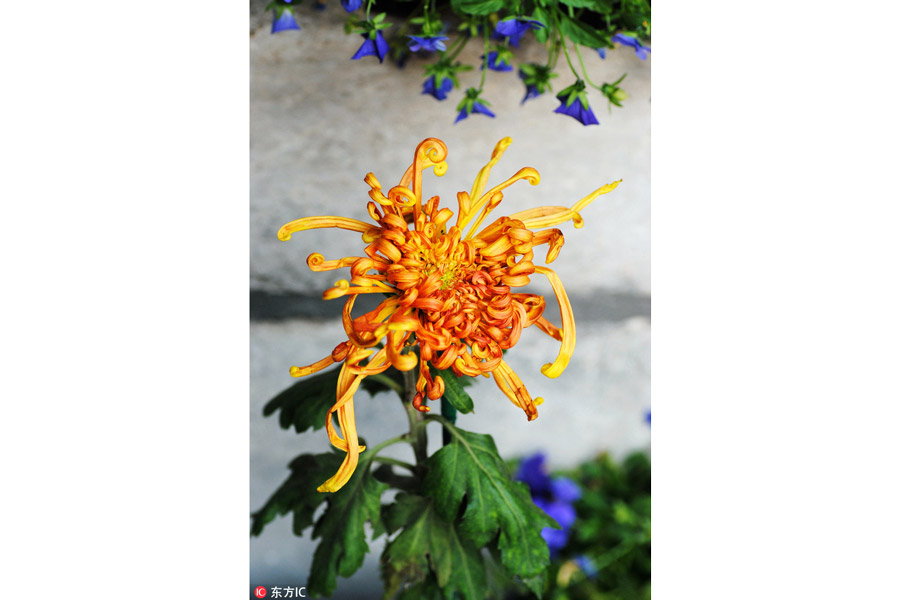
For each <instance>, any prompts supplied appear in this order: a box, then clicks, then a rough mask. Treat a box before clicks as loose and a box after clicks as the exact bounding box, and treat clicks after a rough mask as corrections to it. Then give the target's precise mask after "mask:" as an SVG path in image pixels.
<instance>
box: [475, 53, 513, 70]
mask: <svg viewBox="0 0 900 600" xmlns="http://www.w3.org/2000/svg"><path fill="white" fill-rule="evenodd" d="M481 58H482V60H484V56H482V57H481ZM481 68H482V70H484V65H482V67H481ZM487 68H488V69H490V70H491V71H512V70H513V68H512V65H511V64H509V57H507V56H502V57H501V56H500V55H499V54H498V53H497V52H496V51H491V52H488V54H487Z"/></svg>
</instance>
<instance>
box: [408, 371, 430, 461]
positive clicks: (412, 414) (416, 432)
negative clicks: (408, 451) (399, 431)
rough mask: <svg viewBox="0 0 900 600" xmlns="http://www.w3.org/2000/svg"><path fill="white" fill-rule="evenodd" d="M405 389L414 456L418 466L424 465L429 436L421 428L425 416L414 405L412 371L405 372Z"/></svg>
mask: <svg viewBox="0 0 900 600" xmlns="http://www.w3.org/2000/svg"><path fill="white" fill-rule="evenodd" d="M403 387H404V394H403V405H404V406H405V407H406V415H407V416H408V417H409V437H410V439H411V440H412V447H413V454H415V456H416V465H423V464H425V461H426V460H428V434H427V433H426V431H425V428H424V427H420V426H419V425H420V423H421V422H422V420H423V418H424V415H423V414H422V413H421V412H419V411H418V410H416V409H415V408H414V407H413V404H412V403H413V399H414V398H415V397H416V376H415V373H414V372H413V371H412V370H409V371H404V372H403Z"/></svg>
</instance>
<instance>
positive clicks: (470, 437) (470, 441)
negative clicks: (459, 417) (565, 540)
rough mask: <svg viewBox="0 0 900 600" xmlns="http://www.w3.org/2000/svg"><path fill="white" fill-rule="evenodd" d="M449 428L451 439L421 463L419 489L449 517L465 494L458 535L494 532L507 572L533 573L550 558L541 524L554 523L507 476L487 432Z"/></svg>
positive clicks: (485, 536) (475, 537) (484, 537)
mask: <svg viewBox="0 0 900 600" xmlns="http://www.w3.org/2000/svg"><path fill="white" fill-rule="evenodd" d="M452 432H453V441H452V442H451V443H450V444H448V445H446V446H444V447H443V448H441V449H440V450H438V451H437V452H436V453H435V454H434V455H433V456H432V457H431V458H429V459H428V463H427V467H428V474H427V475H426V476H425V483H424V490H425V492H426V494H427V495H428V496H429V497H431V498H432V500H433V502H434V507H435V510H436V511H437V513H438V514H439V515H440V516H441V518H443V519H444V520H445V521H448V522H451V523H452V522H455V520H456V518H457V514H458V513H459V511H460V509H461V507H462V505H463V499H464V498H465V500H466V503H465V512H464V513H463V515H462V521H461V522H460V524H459V531H460V533H461V535H462V536H463V538H465V539H467V540H469V541H470V542H472V543H473V544H474V545H475V546H476V547H482V546H484V545H486V544H487V543H488V542H489V541H490V540H492V539H493V538H494V537H495V536H497V534H498V532H499V538H498V540H497V546H498V548H499V549H500V555H501V560H502V562H503V564H504V565H505V566H506V567H507V568H508V569H509V570H510V572H511V573H513V574H516V575H519V576H521V577H530V576H532V575H537V574H538V573H540V572H541V571H543V569H544V568H545V567H546V566H547V564H548V563H549V559H550V554H549V551H548V549H547V543H546V542H545V541H544V539H543V538H542V537H541V529H543V528H544V527H553V528H559V525H557V524H556V521H554V520H553V519H551V518H550V517H548V516H547V515H546V514H545V513H544V511H542V510H540V509H539V508H538V507H537V506H535V504H534V502H532V501H531V496H530V495H529V492H528V488H527V486H525V484H524V483H521V482H515V481H512V479H510V473H509V469H508V467H507V466H506V464H505V463H504V462H503V460H502V459H501V458H500V456H499V455H498V454H497V447H496V446H495V445H494V440H493V439H492V438H491V436H489V435H483V434H479V433H471V432H468V431H463V430H462V429H459V428H455V427H454V428H453V429H452Z"/></svg>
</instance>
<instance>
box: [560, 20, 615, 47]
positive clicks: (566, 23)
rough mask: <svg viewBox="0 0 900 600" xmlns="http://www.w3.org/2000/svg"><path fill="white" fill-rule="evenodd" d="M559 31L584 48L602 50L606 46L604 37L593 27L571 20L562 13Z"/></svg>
mask: <svg viewBox="0 0 900 600" xmlns="http://www.w3.org/2000/svg"><path fill="white" fill-rule="evenodd" d="M559 30H560V31H561V32H562V34H563V35H564V36H566V37H567V38H569V39H570V40H572V41H573V42H575V43H576V44H581V45H582V46H587V47H589V48H600V47H601V46H603V47H605V46H606V40H605V39H604V37H603V35H602V34H601V33H600V32H599V31H597V30H596V29H594V28H593V27H591V26H590V25H585V24H584V23H582V22H581V21H576V20H575V19H572V18H569V17H568V16H567V15H565V14H563V13H562V12H560V13H559Z"/></svg>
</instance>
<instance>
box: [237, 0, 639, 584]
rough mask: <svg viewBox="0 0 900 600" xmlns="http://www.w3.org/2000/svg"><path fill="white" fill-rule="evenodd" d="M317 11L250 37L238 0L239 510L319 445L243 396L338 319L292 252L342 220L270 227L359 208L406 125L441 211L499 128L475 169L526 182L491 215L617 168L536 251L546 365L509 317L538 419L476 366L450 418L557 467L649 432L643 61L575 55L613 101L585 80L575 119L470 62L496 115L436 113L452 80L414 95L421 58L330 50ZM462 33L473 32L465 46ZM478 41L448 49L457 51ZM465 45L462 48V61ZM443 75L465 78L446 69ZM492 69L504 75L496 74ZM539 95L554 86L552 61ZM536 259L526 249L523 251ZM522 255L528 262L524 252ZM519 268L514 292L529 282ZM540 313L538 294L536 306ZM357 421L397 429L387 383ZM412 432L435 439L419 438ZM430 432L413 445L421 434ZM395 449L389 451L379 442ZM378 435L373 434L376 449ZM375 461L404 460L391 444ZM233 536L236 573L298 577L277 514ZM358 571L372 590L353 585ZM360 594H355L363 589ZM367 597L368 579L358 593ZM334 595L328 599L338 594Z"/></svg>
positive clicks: (332, 24) (330, 31) (322, 340)
mask: <svg viewBox="0 0 900 600" xmlns="http://www.w3.org/2000/svg"><path fill="white" fill-rule="evenodd" d="M331 4H333V5H330V6H329V7H328V10H326V11H325V12H316V11H313V10H312V9H311V7H309V6H301V7H300V8H299V10H298V15H299V16H298V21H299V22H300V25H301V27H302V28H303V29H302V30H301V31H299V32H286V33H281V34H278V35H270V34H269V32H268V31H269V26H270V16H269V15H266V14H264V13H263V12H262V7H261V6H260V5H253V7H252V8H253V14H251V36H250V126H251V142H250V144H251V147H250V192H251V197H250V228H251V231H250V260H251V272H250V289H251V298H252V300H251V305H252V307H251V312H252V314H253V320H252V321H251V324H250V341H251V347H250V364H251V373H250V386H251V397H250V407H249V409H250V427H251V431H250V445H251V458H250V470H251V472H250V484H251V491H250V503H251V508H252V509H254V510H255V509H256V508H258V507H259V506H261V505H262V503H263V502H264V501H265V499H266V498H267V497H268V495H269V494H270V493H271V492H272V491H273V490H274V489H275V488H276V487H277V486H278V485H279V484H280V482H281V481H282V480H283V478H284V477H285V476H286V474H287V470H286V465H287V463H288V462H289V461H290V460H291V458H293V457H294V456H296V455H297V454H300V453H303V452H319V451H324V450H326V449H327V448H328V442H327V438H326V436H325V433H324V431H319V432H316V433H315V434H305V435H302V436H297V435H295V434H293V433H291V432H288V431H283V430H281V429H280V428H279V427H278V425H277V423H276V422H275V421H274V420H272V419H263V418H262V416H261V409H262V406H263V404H264V403H265V402H266V401H267V400H268V399H269V398H271V397H272V396H273V395H274V394H276V393H277V392H279V391H281V390H282V389H284V388H285V387H287V386H289V385H290V384H291V383H292V382H293V381H294V380H293V379H292V378H291V377H290V376H289V374H288V368H289V367H290V366H291V365H305V364H309V363H311V362H313V361H315V360H317V359H319V358H321V357H322V356H324V355H325V354H326V353H328V352H330V350H331V348H333V347H334V345H335V344H337V343H338V342H339V341H341V339H343V330H342V327H341V325H340V322H339V321H338V320H337V318H336V317H337V315H338V314H339V311H340V307H341V305H342V301H341V300H336V301H332V302H331V303H325V302H322V301H320V300H319V299H318V297H319V295H320V294H321V291H322V290H323V289H325V288H327V287H329V286H330V285H331V284H332V283H333V281H334V280H335V279H337V278H339V277H342V275H338V274H337V273H335V272H331V273H311V272H310V271H309V270H308V269H307V267H306V257H307V256H308V255H309V254H310V253H311V252H321V253H322V254H324V255H325V257H326V258H338V257H342V256H350V255H357V254H358V253H359V252H360V250H361V243H360V240H359V235H358V234H354V233H352V232H346V231H339V230H318V231H311V232H303V233H302V234H297V235H295V236H294V238H293V239H292V240H290V241H289V242H280V241H279V240H278V239H277V238H276V236H275V233H276V231H277V230H278V228H279V227H280V226H281V225H283V224H284V223H286V222H288V221H290V220H293V219H295V218H299V217H302V216H312V215H327V214H331V215H344V216H350V217H355V218H358V219H361V220H366V219H367V218H368V217H367V215H366V210H365V206H366V202H367V200H368V197H367V195H366V193H367V191H368V187H367V186H366V184H365V183H363V181H362V180H363V177H364V176H365V174H366V173H368V172H369V171H371V172H373V173H375V175H376V176H377V177H378V178H379V180H380V181H381V182H382V184H384V185H385V186H390V185H394V184H396V182H397V181H398V180H399V178H400V176H401V175H402V173H403V171H404V170H405V169H406V167H407V166H408V165H409V163H410V162H411V160H412V154H413V150H414V149H415V146H416V144H418V142H420V141H421V140H422V139H424V138H426V137H437V138H440V139H442V140H443V141H444V142H445V143H446V144H447V147H448V150H449V155H448V158H447V162H448V165H449V169H448V172H447V174H446V175H445V176H444V177H441V178H438V177H435V176H434V175H433V174H431V173H429V174H426V176H425V180H424V194H426V195H427V196H431V195H440V197H441V199H442V205H443V206H449V207H451V208H454V210H455V203H456V200H455V198H456V192H457V191H460V190H468V189H469V188H470V187H471V184H472V180H473V179H474V177H475V174H476V173H477V171H478V169H480V168H481V166H483V165H484V163H485V162H486V161H487V159H488V158H489V157H490V153H491V150H492V149H493V146H494V144H495V143H496V142H497V141H498V140H499V139H501V138H502V137H505V136H509V137H511V138H512V139H513V144H512V145H511V146H510V148H509V149H508V151H507V152H506V154H505V155H504V157H503V159H502V160H501V161H500V163H499V164H498V165H497V166H496V167H495V169H494V176H493V178H492V181H495V182H496V181H501V180H502V179H505V178H506V177H508V176H509V175H511V174H513V173H514V172H516V171H517V170H518V169H519V168H521V167H524V166H531V167H534V168H536V169H537V170H538V171H539V172H540V174H541V178H542V181H541V183H540V185H538V186H536V187H532V186H530V185H528V184H527V183H524V182H522V183H518V184H516V185H514V186H513V187H511V188H510V189H509V190H507V192H506V193H505V198H504V200H503V204H501V206H500V209H498V212H497V213H496V214H498V215H500V214H504V213H510V212H515V211H518V210H522V209H525V208H530V207H534V206H540V205H545V204H551V205H571V204H572V203H574V202H575V201H577V200H578V199H579V198H581V197H582V196H584V195H585V194H587V193H589V192H590V191H592V190H593V189H595V188H597V187H599V186H600V185H603V184H605V183H607V182H610V181H614V180H617V179H620V178H621V179H623V180H624V181H623V182H622V184H620V186H619V188H618V189H616V190H615V191H613V192H612V193H610V194H608V195H605V196H601V197H600V198H599V199H598V200H596V201H595V202H594V203H593V204H592V205H591V206H589V207H588V208H587V209H585V210H584V211H583V213H582V215H583V217H584V219H585V226H584V228H582V229H579V230H576V229H574V228H573V227H572V226H571V225H564V226H562V229H563V231H564V233H565V236H566V244H565V246H564V247H563V249H562V252H561V253H560V257H559V258H558V259H557V261H556V262H554V263H553V265H551V266H552V268H554V269H555V270H556V271H557V272H558V273H559V274H560V277H561V278H562V280H563V283H564V284H565V286H566V288H567V290H568V292H569V295H570V297H571V299H572V303H573V307H574V311H575V317H576V321H577V324H578V336H577V339H578V342H577V346H576V351H575V355H574V357H573V359H572V362H571V363H570V365H569V368H568V369H567V370H566V372H565V373H564V374H563V375H562V376H560V377H559V378H558V379H555V380H549V379H547V378H545V377H544V376H543V375H541V374H540V366H541V365H543V364H544V363H546V362H550V361H552V360H553V358H554V357H555V356H556V352H557V348H558V344H557V343H556V342H554V341H553V340H551V339H550V338H548V337H547V336H545V335H544V334H542V333H541V332H539V331H537V330H536V328H535V330H533V331H526V332H525V334H524V335H523V337H522V341H521V342H520V343H519V345H518V346H516V348H514V349H513V351H511V352H510V353H509V355H508V362H509V363H510V364H511V365H512V367H513V368H514V369H515V370H516V371H517V373H519V375H520V376H521V377H522V379H523V381H524V382H525V384H526V385H527V387H528V389H529V391H530V392H531V393H532V395H533V396H543V397H544V399H545V403H544V404H543V405H542V406H541V407H540V417H539V418H538V419H537V420H536V421H533V422H531V423H529V422H527V421H526V419H525V416H524V414H522V412H521V411H520V410H519V409H517V408H515V407H514V406H513V405H512V404H510V402H509V401H508V400H507V399H506V398H505V397H504V396H503V395H502V393H500V391H499V390H497V389H496V387H495V386H494V385H493V383H492V382H491V381H489V380H484V381H480V382H479V383H478V384H477V386H476V387H475V388H474V391H473V393H472V395H473V397H474V398H475V401H476V409H475V413H474V414H472V415H462V416H460V420H459V423H460V425H461V426H463V427H465V428H467V429H470V430H473V431H477V432H484V433H490V434H492V435H493V436H494V438H495V439H496V441H497V445H498V447H499V449H500V451H501V453H502V455H503V456H506V457H514V456H517V455H523V454H527V453H530V452H533V451H535V450H543V451H545V452H547V454H548V456H549V460H550V463H551V465H552V466H554V467H569V466H572V465H574V464H576V463H577V462H578V461H580V460H584V459H586V458H588V457H590V456H592V455H594V454H596V453H598V452H600V451H603V450H609V451H611V452H613V453H615V454H622V453H624V452H627V451H628V450H631V449H636V448H646V447H648V446H649V439H650V438H649V435H650V434H649V429H648V428H647V426H646V425H645V424H644V423H643V412H644V410H646V409H647V408H648V407H649V405H650V300H649V297H650V243H649V234H650V178H649V166H650V164H649V163H650V158H649V156H650V154H649V150H650V118H649V117H650V64H649V60H648V61H646V62H642V61H640V60H638V59H637V58H636V57H635V56H634V53H633V52H632V51H630V50H629V49H620V50H616V51H612V52H610V53H609V55H608V58H607V60H605V61H604V60H601V59H600V58H599V57H598V56H597V55H596V53H591V52H590V51H588V52H587V53H586V54H585V61H586V63H587V65H588V68H589V70H590V74H591V77H592V79H594V80H595V81H597V82H602V81H613V80H615V79H616V78H618V77H619V75H621V74H622V73H625V72H627V73H628V77H627V78H626V79H625V81H624V82H623V84H622V85H623V88H624V89H625V90H626V91H627V92H628V93H629V95H630V97H629V98H628V100H627V101H626V102H625V106H624V108H615V107H613V112H612V114H610V113H609V112H608V111H607V107H606V102H605V99H604V98H602V97H601V96H600V95H599V93H596V94H591V104H592V107H593V109H594V112H595V114H596V115H597V117H598V119H599V120H600V122H601V125H600V126H599V127H597V126H593V127H583V126H581V125H580V124H579V123H577V122H576V121H574V120H573V119H571V118H569V117H565V116H562V115H556V114H553V112H552V111H553V110H554V109H555V108H556V106H557V104H558V102H557V101H556V100H555V99H554V98H553V97H552V95H545V96H543V97H540V98H538V99H536V100H531V101H529V102H528V103H526V104H525V105H524V106H520V104H519V103H520V100H521V98H522V95H523V93H524V90H523V89H522V87H521V86H520V85H518V79H517V77H516V75H515V73H494V72H490V73H489V74H488V78H487V84H486V88H485V94H484V97H485V98H486V99H487V100H489V101H490V102H491V103H492V107H491V108H492V109H493V110H494V112H495V113H496V114H497V118H495V119H489V118H486V117H483V116H481V115H473V116H471V117H469V118H468V119H467V120H465V121H462V122H460V123H459V124H454V123H453V120H454V118H455V111H454V108H455V105H456V103H457V102H459V99H460V97H461V92H460V91H459V90H455V91H454V92H453V94H452V95H451V96H450V98H449V99H448V100H446V101H444V102H438V101H436V100H435V99H434V98H432V97H430V96H427V95H423V94H422V93H421V83H422V80H423V75H422V65H423V62H422V61H420V60H417V59H415V58H414V59H412V60H410V61H409V63H407V66H406V68H405V69H402V70H401V69H397V68H396V67H394V66H393V65H389V64H387V63H385V64H383V65H379V64H378V62H377V60H376V59H375V58H373V57H367V58H364V59H362V60H359V61H351V60H349V58H350V56H352V55H353V53H354V52H355V51H356V49H357V48H358V47H359V44H360V42H361V38H360V37H359V36H355V35H351V36H347V35H345V34H344V33H343V30H342V28H341V23H342V19H343V11H342V10H341V9H340V6H339V4H338V3H337V2H333V3H331ZM473 45H474V44H473ZM542 53H543V50H542V49H541V48H540V47H538V46H537V45H536V44H531V45H529V44H527V43H526V44H524V45H523V48H522V50H521V57H522V58H523V60H541V57H542V55H543V54H542ZM478 54H479V52H478V51H477V50H476V49H474V48H472V49H471V51H469V49H467V50H466V52H465V53H464V55H463V57H464V58H468V59H469V62H473V61H474V60H475V59H477V55H478ZM466 55H468V56H466ZM462 77H463V81H462V83H463V87H468V86H469V85H477V79H478V77H479V74H478V73H477V72H474V71H473V72H469V73H466V74H463V76H462ZM512 81H515V82H516V85H509V84H510V83H511V82H512ZM554 81H555V82H556V83H555V85H554V87H555V88H556V89H557V90H559V89H562V88H563V87H565V86H567V85H568V84H569V83H570V80H569V77H568V76H566V75H565V74H563V72H561V76H560V77H559V78H558V79H556V80H554ZM536 258H539V257H536ZM536 262H537V260H536ZM538 279H539V278H537V277H536V278H535V280H536V283H535V285H534V286H533V290H532V291H537V292H540V293H548V292H549V286H548V285H546V284H545V283H544V284H542V283H540V282H538V281H537V280H538ZM546 314H547V315H548V317H549V318H550V319H551V320H554V321H556V322H558V318H559V317H558V311H557V309H556V307H555V301H553V300H549V301H548V309H547V313H546ZM356 406H357V419H358V426H359V431H360V435H362V436H364V437H365V438H366V439H367V441H368V443H370V444H375V443H377V442H379V441H381V440H383V439H386V438H388V437H392V436H393V435H395V434H396V433H398V432H400V431H401V430H402V429H403V424H404V422H405V417H404V415H403V412H402V409H401V407H400V405H399V403H398V402H397V401H396V400H395V399H394V398H389V397H388V396H387V395H380V396H377V397H375V398H369V397H368V396H367V395H365V394H364V393H361V394H359V396H358V397H357V400H356ZM432 438H439V436H438V435H436V434H435V435H432ZM437 443H438V440H437V439H432V444H434V445H435V448H436V447H437V446H436V444H437ZM395 448H396V447H395ZM392 449H393V448H392ZM396 449H397V452H398V453H397V454H396V455H395V456H398V457H404V456H405V455H404V454H403V453H402V452H403V451H402V449H400V448H396ZM250 544H251V546H250V548H251V583H252V584H253V585H257V584H261V585H288V584H294V585H303V584H304V582H305V578H306V574H307V572H308V568H309V563H310V561H311V552H312V549H313V547H314V546H313V544H312V543H311V542H310V541H309V539H308V538H302V539H298V538H295V537H294V536H293V535H291V532H290V522H289V519H282V520H280V521H276V522H275V523H274V524H272V525H270V526H269V527H268V528H267V530H266V531H265V533H264V534H263V536H262V537H261V538H253V539H252V540H251V542H250ZM382 545H383V538H382V540H379V541H378V542H375V543H374V544H373V550H374V554H373V556H372V557H371V559H370V560H368V561H367V562H366V565H365V567H364V568H363V569H362V570H361V571H360V573H359V574H358V575H357V576H355V577H354V578H352V579H351V580H350V581H341V582H339V586H338V588H339V596H338V597H348V598H350V597H352V598H361V597H368V596H369V595H371V597H378V593H377V585H378V584H377V581H375V579H376V578H377V571H376V567H377V553H378V552H380V548H381V547H382ZM373 586H374V587H373ZM366 590H368V591H366ZM369 592H371V594H369ZM341 594H343V596H341Z"/></svg>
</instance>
